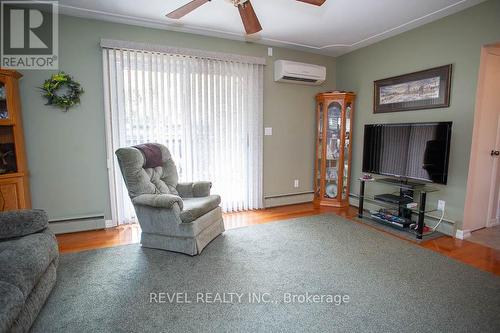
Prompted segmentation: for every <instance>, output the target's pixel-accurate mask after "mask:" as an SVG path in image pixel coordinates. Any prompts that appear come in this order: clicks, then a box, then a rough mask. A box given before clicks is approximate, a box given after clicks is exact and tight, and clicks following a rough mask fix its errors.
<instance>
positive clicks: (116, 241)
mask: <svg viewBox="0 0 500 333" xmlns="http://www.w3.org/2000/svg"><path fill="white" fill-rule="evenodd" d="M323 213H334V214H337V215H339V216H342V217H344V218H346V219H349V220H351V221H353V223H359V222H356V221H355V220H354V217H355V216H356V213H357V209H356V208H354V207H348V208H333V207H315V206H314V205H313V204H311V203H305V204H297V205H290V206H282V207H274V208H268V209H263V210H258V211H248V212H240V213H230V214H224V224H225V226H226V229H227V230H229V229H234V228H240V227H245V226H250V225H255V224H262V223H270V222H274V221H279V220H284V219H291V218H296V217H303V216H312V215H318V214H323ZM363 226H365V227H367V228H373V227H370V226H367V225H365V224H363ZM376 230H378V231H379V232H384V231H380V230H379V229H376ZM140 232H141V231H140V228H139V226H138V225H136V224H132V225H125V226H120V227H116V228H111V229H106V230H96V231H84V232H78V233H71V234H62V235H58V236H57V240H58V241H59V250H60V251H61V253H70V252H79V251H84V250H91V249H98V248H106V247H112V246H118V245H126V244H133V243H138V242H139V239H140ZM386 234H388V235H390V236H392V237H396V236H394V235H393V234H389V233H386ZM406 241H407V240H406ZM408 242H409V243H411V244H414V245H415V246H421V247H424V248H426V249H429V250H432V251H435V252H438V253H441V254H443V255H445V256H448V257H450V258H453V259H455V260H458V261H461V262H463V263H465V264H467V265H470V266H473V267H476V268H478V269H481V270H483V271H487V272H491V273H494V274H496V275H499V276H500V251H499V250H495V249H493V248H490V247H487V246H483V245H480V244H476V243H472V242H469V241H466V240H458V239H455V238H452V237H449V236H444V237H440V238H437V239H433V240H429V241H424V242H422V243H420V244H416V243H414V242H410V241H408Z"/></svg>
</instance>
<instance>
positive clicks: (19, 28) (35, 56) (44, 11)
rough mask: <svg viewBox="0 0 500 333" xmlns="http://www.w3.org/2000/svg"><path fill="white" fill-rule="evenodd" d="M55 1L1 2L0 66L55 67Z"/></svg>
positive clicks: (56, 66) (57, 46) (56, 29)
mask: <svg viewBox="0 0 500 333" xmlns="http://www.w3.org/2000/svg"><path fill="white" fill-rule="evenodd" d="M57 5H58V3H57V1H2V2H1V17H2V20H1V21H2V24H1V37H2V41H1V54H0V61H1V62H0V66H1V67H3V68H12V69H58V67H59V61H58V51H59V45H58V36H59V33H58V29H59V26H58V23H59V22H58V7H57Z"/></svg>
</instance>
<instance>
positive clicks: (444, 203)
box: [438, 200, 446, 212]
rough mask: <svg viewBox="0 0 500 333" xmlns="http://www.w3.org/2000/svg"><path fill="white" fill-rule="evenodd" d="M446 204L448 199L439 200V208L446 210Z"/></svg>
mask: <svg viewBox="0 0 500 333" xmlns="http://www.w3.org/2000/svg"><path fill="white" fill-rule="evenodd" d="M445 205H446V201H444V200H438V210H440V211H442V212H444V206H445Z"/></svg>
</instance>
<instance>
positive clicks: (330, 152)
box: [325, 102, 342, 199]
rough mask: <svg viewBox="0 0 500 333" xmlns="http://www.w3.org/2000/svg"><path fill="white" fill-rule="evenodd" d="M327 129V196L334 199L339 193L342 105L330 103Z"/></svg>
mask: <svg viewBox="0 0 500 333" xmlns="http://www.w3.org/2000/svg"><path fill="white" fill-rule="evenodd" d="M327 123H328V127H327V131H326V140H327V146H326V177H325V178H326V179H325V197H326V198H330V199H334V198H336V197H337V194H338V180H339V179H338V178H339V177H338V171H339V163H338V162H339V157H340V141H341V131H342V105H341V104H340V103H338V102H332V103H330V104H329V105H328V114H327Z"/></svg>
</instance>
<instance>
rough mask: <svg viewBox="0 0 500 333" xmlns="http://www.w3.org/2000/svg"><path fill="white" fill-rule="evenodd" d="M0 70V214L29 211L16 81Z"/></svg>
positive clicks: (15, 75) (11, 73)
mask: <svg viewBox="0 0 500 333" xmlns="http://www.w3.org/2000/svg"><path fill="white" fill-rule="evenodd" d="M20 78H21V74H20V73H18V72H16V71H12V70H7V69H2V68H0V211H8V210H18V209H27V208H30V207H31V200H30V194H29V184H28V168H27V162H26V153H25V149H24V134H23V124H22V119H21V101H20V97H19V79H20Z"/></svg>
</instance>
